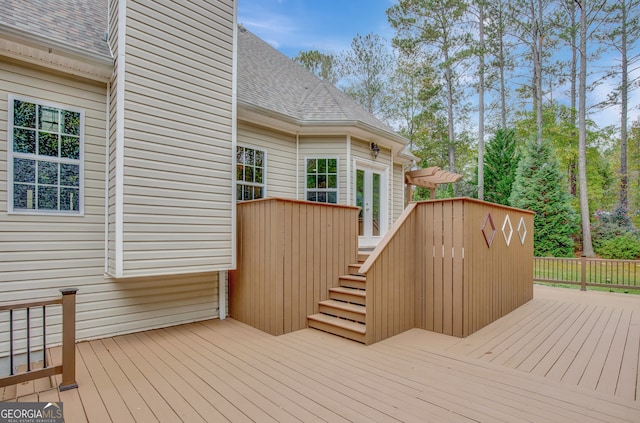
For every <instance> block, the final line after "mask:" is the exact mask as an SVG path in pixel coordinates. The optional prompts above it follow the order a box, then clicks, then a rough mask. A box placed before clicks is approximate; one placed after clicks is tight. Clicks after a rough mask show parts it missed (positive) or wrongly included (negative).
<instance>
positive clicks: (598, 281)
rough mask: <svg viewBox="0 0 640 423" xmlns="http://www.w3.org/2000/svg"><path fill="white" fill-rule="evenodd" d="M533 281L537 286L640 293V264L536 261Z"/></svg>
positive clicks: (596, 260)
mask: <svg viewBox="0 0 640 423" xmlns="http://www.w3.org/2000/svg"><path fill="white" fill-rule="evenodd" d="M533 280H534V281H537V282H548V283H562V284H569V285H580V289H581V290H583V291H586V289H587V286H601V287H607V288H622V289H640V260H607V259H596V258H587V257H580V258H556V257H536V258H535V259H534V272H533Z"/></svg>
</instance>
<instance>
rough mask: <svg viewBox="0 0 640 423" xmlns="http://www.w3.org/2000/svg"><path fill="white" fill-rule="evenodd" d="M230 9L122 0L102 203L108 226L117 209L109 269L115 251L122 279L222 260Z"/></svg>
mask: <svg viewBox="0 0 640 423" xmlns="http://www.w3.org/2000/svg"><path fill="white" fill-rule="evenodd" d="M234 7H235V5H234V3H233V2H232V1H231V0H225V1H218V2H214V3H211V2H174V1H168V0H165V1H156V2H142V1H134V0H129V1H127V2H126V17H127V26H126V66H125V68H124V81H125V89H124V97H123V98H124V111H123V112H122V113H121V115H120V116H118V118H117V119H119V120H120V121H121V122H122V123H123V125H124V134H123V140H122V141H123V147H121V151H114V152H113V154H114V155H121V157H122V158H123V164H122V171H123V179H122V181H117V180H116V181H114V182H111V178H110V184H119V183H121V184H122V186H121V189H122V197H121V198H118V197H117V196H116V197H115V198H113V199H111V198H110V204H111V203H113V208H111V207H110V209H109V214H110V222H113V223H115V220H114V219H113V218H112V217H111V214H112V213H114V214H117V213H118V212H122V229H121V231H122V232H121V234H122V244H121V245H119V244H118V243H117V242H115V238H116V235H118V234H114V235H113V239H111V236H110V240H109V245H110V249H111V247H113V248H114V249H116V250H117V251H114V252H110V257H109V259H110V263H113V265H111V264H110V265H109V267H110V268H118V263H117V262H115V261H112V257H111V255H115V257H114V260H118V259H119V256H118V255H117V253H119V254H121V257H122V258H121V263H122V274H121V276H123V277H131V276H149V275H169V274H180V273H191V272H203V271H217V270H226V269H228V268H230V267H231V265H232V248H233V245H232V234H231V232H232V219H233V210H234V208H233V207H234V205H233V204H232V183H233V180H232V177H233V172H232V170H233V169H232V166H231V163H232V157H233V154H234V152H233V145H232V126H233V115H232V89H233V86H232V85H233V80H232V67H233V51H232V50H233V26H234ZM117 71H119V72H122V71H123V70H122V69H118V70H117ZM116 112H117V111H116ZM112 132H113V131H112ZM111 142H112V143H114V142H115V140H111ZM117 171H118V169H117V167H113V168H110V172H113V173H115V172H117ZM117 189H118V186H117V185H116V186H114V190H117ZM116 230H117V228H116ZM202 234H206V235H207V236H206V237H202ZM176 239H182V240H183V242H175V240H176ZM119 276H120V275H119Z"/></svg>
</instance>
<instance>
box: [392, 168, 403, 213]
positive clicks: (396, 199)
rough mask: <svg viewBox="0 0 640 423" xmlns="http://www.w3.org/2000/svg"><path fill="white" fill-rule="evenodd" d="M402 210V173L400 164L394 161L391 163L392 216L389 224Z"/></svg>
mask: <svg viewBox="0 0 640 423" xmlns="http://www.w3.org/2000/svg"><path fill="white" fill-rule="evenodd" d="M403 211H404V174H403V173H402V165H401V164H397V163H394V165H393V217H392V219H391V224H393V222H395V221H396V220H398V218H399V217H400V215H401V214H402V212H403Z"/></svg>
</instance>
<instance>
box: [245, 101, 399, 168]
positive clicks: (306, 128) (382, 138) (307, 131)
mask: <svg viewBox="0 0 640 423" xmlns="http://www.w3.org/2000/svg"><path fill="white" fill-rule="evenodd" d="M238 118H240V119H243V120H246V121H249V122H256V123H259V124H261V125H264V126H267V127H270V128H273V129H276V130H279V131H283V132H288V133H292V134H295V133H297V134H299V135H344V134H351V135H354V136H357V137H358V138H361V139H363V140H365V141H369V142H375V143H379V144H381V145H384V146H386V147H388V148H390V149H391V150H392V152H393V154H394V156H395V155H398V154H399V153H401V152H402V150H403V149H404V148H405V147H406V145H407V144H408V140H407V139H405V138H404V137H402V136H400V135H398V134H396V133H395V132H392V131H382V130H380V129H379V128H376V127H375V126H372V125H369V124H367V123H365V122H362V121H358V120H338V121H332V120H305V119H298V118H295V117H293V116H290V115H287V114H285V113H280V112H276V111H274V110H270V109H266V108H263V107H260V106H256V105H254V104H251V103H247V102H244V101H241V100H239V101H238Z"/></svg>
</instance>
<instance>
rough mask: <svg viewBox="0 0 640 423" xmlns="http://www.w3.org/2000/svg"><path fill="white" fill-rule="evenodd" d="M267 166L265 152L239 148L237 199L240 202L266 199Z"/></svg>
mask: <svg viewBox="0 0 640 423" xmlns="http://www.w3.org/2000/svg"><path fill="white" fill-rule="evenodd" d="M265 166H266V154H265V152H264V151H263V150H258V149H255V148H249V147H240V146H238V147H237V150H236V198H237V200H238V201H246V200H255V199H257V198H264V196H265V171H264V170H265Z"/></svg>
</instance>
